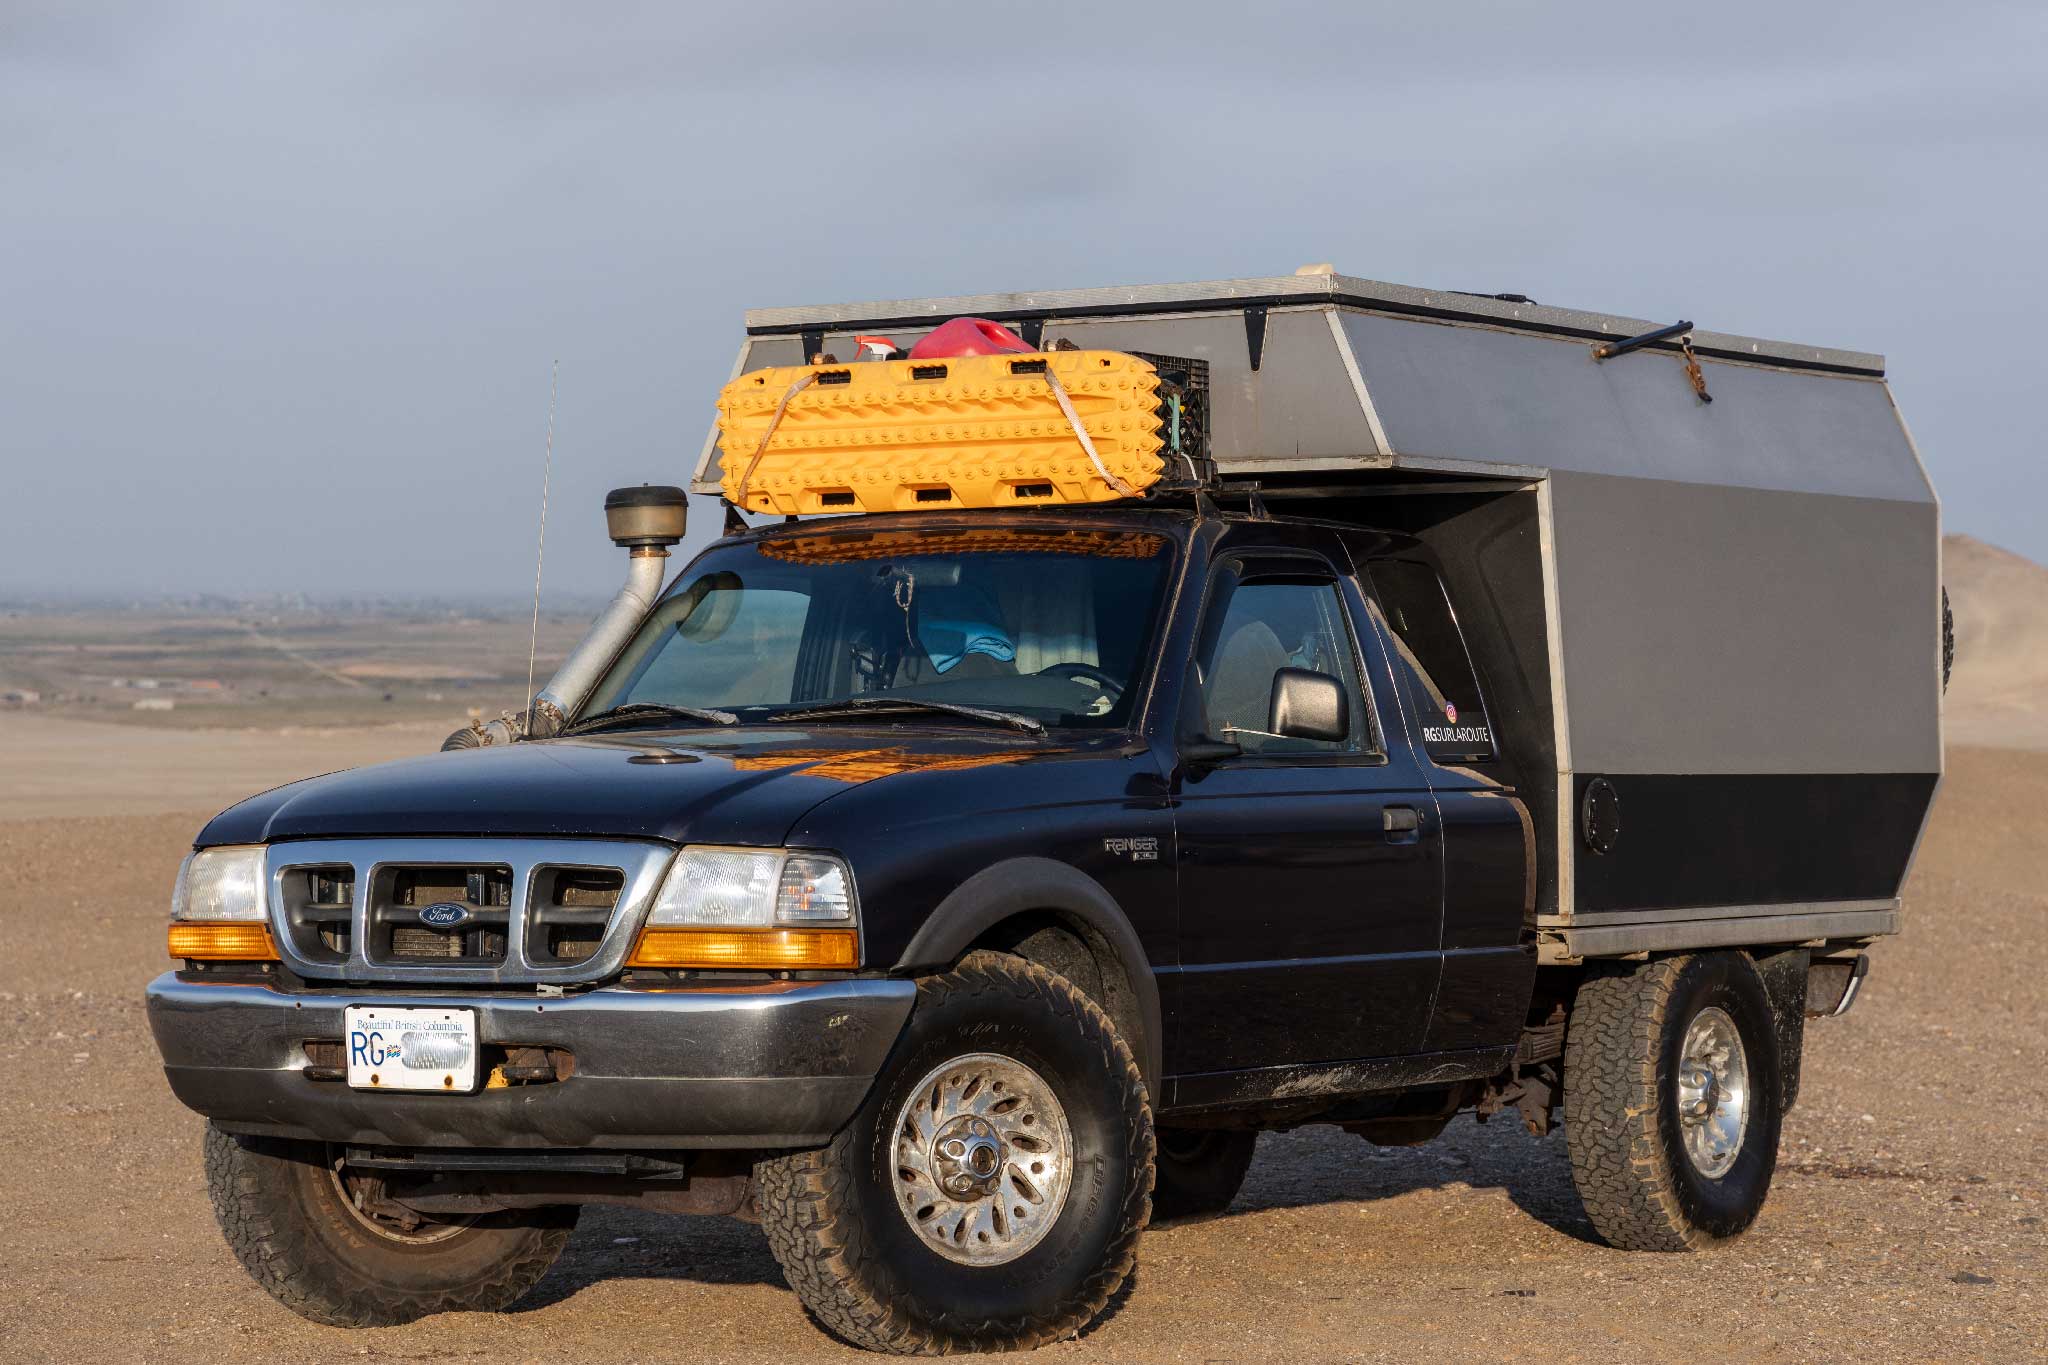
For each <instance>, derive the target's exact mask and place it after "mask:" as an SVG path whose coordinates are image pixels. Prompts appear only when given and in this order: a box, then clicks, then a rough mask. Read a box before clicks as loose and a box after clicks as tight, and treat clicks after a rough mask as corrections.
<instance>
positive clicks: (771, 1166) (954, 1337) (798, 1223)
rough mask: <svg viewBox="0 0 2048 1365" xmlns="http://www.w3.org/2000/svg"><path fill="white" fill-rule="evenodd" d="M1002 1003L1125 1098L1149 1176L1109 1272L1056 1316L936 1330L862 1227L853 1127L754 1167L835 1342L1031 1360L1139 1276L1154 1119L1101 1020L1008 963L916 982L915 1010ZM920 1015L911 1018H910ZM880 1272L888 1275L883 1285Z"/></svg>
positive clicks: (1123, 1224)
mask: <svg viewBox="0 0 2048 1365" xmlns="http://www.w3.org/2000/svg"><path fill="white" fill-rule="evenodd" d="M995 992H1002V993H1007V994H1009V995H1011V996H1014V997H1017V998H1019V999H1021V1000H1024V1001H1026V1002H1028V1003H1029V1004H1031V1005H1032V1006H1033V1007H1035V1008H1037V1009H1039V1010H1041V1011H1043V1013H1044V1016H1045V1018H1046V1019H1048V1020H1054V1019H1061V1020H1066V1021H1069V1022H1070V1024H1071V1025H1072V1027H1074V1028H1076V1029H1078V1030H1079V1031H1080V1032H1081V1033H1082V1035H1083V1037H1084V1038H1085V1039H1086V1040H1087V1041H1088V1042H1089V1043H1092V1044H1093V1045H1094V1046H1095V1047H1097V1048H1099V1049H1100V1051H1101V1055H1102V1064H1103V1066H1104V1067H1105V1068H1107V1069H1108V1073H1109V1075H1111V1076H1112V1077H1114V1078H1116V1080H1117V1081H1118V1083H1119V1085H1120V1088H1121V1090H1122V1092H1123V1095H1124V1107H1125V1116H1126V1120H1127V1121H1126V1122H1125V1124H1124V1125H1123V1126H1124V1130H1125V1133H1126V1142H1127V1147H1126V1152H1125V1156H1126V1159H1127V1160H1128V1161H1129V1162H1131V1163H1132V1166H1133V1167H1134V1168H1135V1169H1136V1170H1138V1171H1139V1172H1140V1177H1139V1179H1137V1180H1136V1181H1134V1182H1133V1183H1132V1185H1131V1187H1130V1190H1129V1193H1128V1195H1127V1196H1126V1199H1125V1202H1124V1206H1123V1208H1122V1209H1121V1210H1120V1211H1119V1215H1118V1218H1117V1221H1116V1227H1115V1231H1114V1233H1113V1234H1112V1236H1111V1237H1110V1240H1109V1245H1108V1246H1107V1248H1106V1249H1105V1255H1104V1257H1103V1264H1102V1265H1101V1267H1100V1268H1099V1269H1098V1270H1097V1271H1096V1272H1095V1273H1094V1274H1092V1275H1090V1276H1089V1277H1088V1278H1087V1279H1086V1280H1085V1281H1084V1282H1083V1283H1082V1284H1081V1285H1080V1286H1079V1287H1078V1288H1077V1289H1076V1290H1075V1291H1074V1292H1073V1293H1071V1294H1070V1295H1068V1297H1067V1298H1066V1299H1065V1300H1064V1301H1063V1302H1061V1303H1060V1304H1059V1305H1058V1307H1057V1308H1056V1309H1055V1310H1054V1311H1053V1312H1051V1313H1048V1314H1044V1315H1041V1316H1039V1317H1036V1318H1032V1319H988V1320H983V1321H978V1322H971V1323H961V1324H958V1325H957V1326H951V1327H934V1326H932V1325H930V1324H927V1323H924V1322H921V1321H919V1320H918V1318H916V1317H915V1316H913V1315H912V1314H910V1313H908V1312H906V1311H905V1310H904V1308H903V1306H902V1304H901V1303H900V1302H899V1301H898V1300H897V1299H896V1298H895V1296H893V1295H891V1294H889V1293H888V1292H886V1286H887V1284H888V1282H889V1280H890V1278H891V1276H890V1275H889V1274H888V1269H889V1268H888V1267H886V1266H884V1265H882V1264H881V1261H882V1253H881V1250H880V1249H879V1248H877V1247H875V1246H874V1245H872V1243H871V1240H870V1238H869V1236H868V1234H867V1232H866V1230H865V1229H864V1228H863V1226H862V1224H861V1220H860V1218H859V1217H858V1214H857V1211H856V1210H857V1206H856V1203H855V1199H854V1194H853V1190H852V1188H851V1187H852V1183H853V1180H854V1178H855V1171H856V1169H857V1167H858V1164H859V1162H860V1160H861V1154H860V1151H859V1139H858V1136H857V1134H858V1130H859V1129H860V1127H861V1124H860V1123H859V1122H858V1121H856V1122H855V1123H853V1124H849V1125H848V1126H847V1128H845V1129H843V1130H841V1132H840V1133H839V1135H838V1136H837V1137H836V1138H835V1139H834V1140H833V1141H832V1143H831V1144H830V1145H829V1146H826V1147H823V1148H820V1149H817V1150H813V1151H805V1152H793V1153H789V1154H786V1155H782V1156H778V1157H773V1158H769V1159H767V1160H764V1161H762V1162H760V1163H759V1164H757V1165H756V1166H755V1168H754V1169H755V1177H756V1180H757V1181H758V1183H759V1186H760V1198H761V1214H762V1217H761V1225H762V1228H763V1230H764V1231H765V1232H766V1233H767V1235H768V1245H769V1248H770V1249H771V1250H772V1251H773V1252H774V1255H775V1259H776V1261H777V1262H778V1263H779V1264H780V1265H781V1267H782V1272H783V1274H784V1275H785V1276H786V1277H787V1278H788V1280H789V1284H790V1288H792V1289H794V1290H795V1291H796V1294H797V1297H798V1298H799V1299H801V1300H802V1301H803V1304H804V1306H805V1307H806V1308H808V1309H809V1310H810V1312H811V1315H812V1316H813V1317H815V1318H816V1319H817V1320H818V1322H819V1323H820V1324H822V1325H823V1326H824V1327H825V1328H826V1329H827V1330H829V1331H831V1332H832V1333H834V1334H836V1335H837V1336H839V1337H840V1338H841V1339H843V1340H844V1341H846V1342H848V1343H849V1344H851V1345H854V1346H859V1347H862V1348H865V1349H867V1350H871V1351H882V1352H887V1353H889V1354H892V1355H950V1354H953V1353H954V1352H957V1351H1026V1350H1032V1349H1035V1348H1036V1347H1039V1346H1044V1345H1047V1344H1049V1343H1052V1342H1055V1341H1062V1340H1065V1339H1066V1338H1068V1337H1071V1336H1073V1335H1074V1334H1076V1333H1077V1332H1079V1331H1080V1330H1081V1329H1082V1328H1084V1327H1086V1326H1087V1325H1088V1324H1089V1323H1090V1322H1092V1321H1093V1320H1094V1319H1095V1318H1096V1317H1097V1316H1098V1315H1099V1314H1100V1313H1101V1312H1102V1310H1103V1309H1104V1308H1105V1307H1106V1306H1107V1305H1108V1303H1109V1301H1110V1299H1111V1298H1112V1297H1113V1296H1114V1295H1115V1294H1116V1292H1117V1290H1118V1289H1119V1288H1121V1287H1122V1285H1123V1284H1124V1281H1125V1280H1126V1279H1127V1278H1129V1276H1130V1273H1131V1270H1132V1268H1133V1267H1134V1266H1135V1265H1136V1264H1137V1256H1138V1237H1139V1234H1140V1233H1142V1232H1143V1231H1144V1230H1145V1227H1146V1225H1147V1223H1148V1222H1149V1221H1150V1219H1151V1206H1152V1144H1153V1136H1152V1111H1151V1105H1150V1103H1149V1101H1148V1099H1147V1096H1146V1091H1145V1081H1144V1077H1143V1075H1142V1074H1141V1073H1140V1072H1139V1070H1138V1064H1137V1061H1136V1059H1135V1058H1134V1057H1133V1056H1132V1055H1131V1050H1130V1048H1129V1046H1128V1045H1127V1044H1126V1043H1125V1042H1124V1040H1123V1038H1122V1037H1121V1036H1120V1035H1119V1034H1118V1033H1117V1029H1116V1025H1115V1024H1114V1023H1112V1022H1111V1021H1110V1018H1109V1016H1108V1015H1107V1014H1106V1013H1104V1012H1103V1010H1102V1008H1101V1007H1100V1006H1099V1005H1097V1004H1096V1003H1095V1002H1094V1001H1093V1000H1091V999H1089V998H1088V996H1087V995H1085V994H1083V993H1082V992H1081V991H1080V990H1079V989H1078V988H1077V987H1075V986H1074V985H1073V983H1072V982H1070V981H1068V980H1067V979H1066V978H1065V977H1063V976H1060V975H1058V974H1056V973H1054V972H1051V971H1048V970H1046V969H1045V968H1044V967H1041V966H1039V965H1037V964H1036V963H1032V962H1027V961H1025V960H1024V959H1022V958H1017V957H1012V956H1010V955H1008V954H1004V953H993V952H984V951H977V952H973V953H969V954H968V955H967V956H966V957H964V958H962V959H961V960H960V962H959V964H958V965H957V966H955V967H954V968H953V969H952V970H950V971H947V972H945V973H942V974H940V975H936V976H929V977H924V978H921V979H920V980H919V981H918V1000H917V1006H916V1008H917V1009H929V1008H932V1007H935V1006H937V1005H939V1004H941V1003H944V1002H947V1001H949V1000H953V999H955V998H966V999H971V998H973V997H975V996H977V995H983V994H989V993H995ZM914 1017H915V1009H914V1010H913V1018H914ZM878 1272H880V1273H878Z"/></svg>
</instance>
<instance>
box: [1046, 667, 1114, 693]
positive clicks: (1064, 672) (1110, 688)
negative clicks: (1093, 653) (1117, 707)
mask: <svg viewBox="0 0 2048 1365" xmlns="http://www.w3.org/2000/svg"><path fill="white" fill-rule="evenodd" d="M1038 676H1039V677H1041V678H1065V679H1067V680H1069V681H1071V682H1077V683H1093V684H1094V685H1095V686H1097V687H1099V688H1101V689H1102V690H1103V691H1104V692H1106V693H1108V694H1109V699H1110V700H1111V701H1115V700H1116V699H1117V698H1118V697H1121V696H1122V695H1123V694H1124V685H1123V684H1122V683H1120V682H1118V681H1117V680H1116V678H1115V677H1114V676H1113V675H1111V674H1108V673H1105V672H1103V671H1102V670H1101V669H1099V668H1097V667H1096V666H1095V665H1094V664H1047V665H1046V666H1045V667H1044V668H1041V669H1039V670H1038Z"/></svg>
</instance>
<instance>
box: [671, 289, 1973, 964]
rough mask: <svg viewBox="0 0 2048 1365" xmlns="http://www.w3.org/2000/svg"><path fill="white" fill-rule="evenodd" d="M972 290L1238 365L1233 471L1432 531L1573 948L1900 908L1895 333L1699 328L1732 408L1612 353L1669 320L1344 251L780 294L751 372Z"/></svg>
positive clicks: (1218, 383)
mask: <svg viewBox="0 0 2048 1365" xmlns="http://www.w3.org/2000/svg"><path fill="white" fill-rule="evenodd" d="M963 314H975V315H980V316H987V317H993V318H997V319H998V320H1001V321H1004V322H1007V323H1010V324H1011V325H1013V326H1017V327H1019V328H1020V330H1023V331H1024V332H1025V334H1026V336H1027V337H1028V338H1032V339H1042V340H1043V342H1044V343H1045V344H1050V343H1051V342H1052V341H1053V340H1054V339H1056V338H1066V339H1069V340H1072V341H1073V342H1074V343H1076V344H1077V345H1081V346H1099V347H1108V348H1116V349H1129V350H1144V351H1152V352H1160V353H1165V354H1170V355H1185V356H1192V357H1197V358H1200V359H1203V360H1206V361H1208V363H1209V365H1210V377H1211V386H1212V392H1213V398H1212V407H1213V415H1212V433H1211V434H1212V449H1213V453H1214V455H1215V458H1216V460H1217V464H1218V467H1219V470H1220V471H1221V473H1222V475H1223V477H1224V479H1225V482H1226V484H1228V483H1231V482H1240V483H1241V482H1243V481H1246V480H1254V479H1255V480H1257V481H1258V482H1259V483H1261V484H1262V485H1263V486H1264V488H1265V490H1266V492H1267V494H1268V497H1269V498H1270V499H1278V498H1279V497H1282V496H1284V495H1285V494H1287V493H1288V492H1290V491H1293V492H1307V491H1309V490H1310V489H1313V490H1314V491H1315V493H1316V496H1317V501H1316V508H1317V514H1318V515H1323V516H1329V515H1335V514H1341V515H1344V516H1348V517H1353V518H1355V519H1357V520H1359V521H1361V522H1365V523H1369V524H1379V525H1386V526H1392V527H1398V528H1400V529H1404V530H1410V531H1412V532H1414V533H1416V534H1419V535H1421V536H1422V537H1423V538H1424V539H1425V540H1426V541H1428V542H1429V543H1431V544H1432V546H1433V547H1434V548H1435V549H1436V550H1437V552H1438V554H1439V556H1440V557H1441V558H1442V559H1443V561H1444V564H1445V569H1446V573H1447V575H1448V576H1449V577H1450V578H1451V580H1452V587H1453V590H1454V592H1455V593H1456V595H1457V597H1458V599H1459V601H1460V603H1461V606H1462V607H1463V608H1464V609H1465V610H1467V611H1468V612H1470V613H1473V614H1475V615H1476V616H1478V617H1483V618H1484V619H1481V620H1474V621H1472V622H1469V623H1468V627H1469V629H1470V632H1471V633H1475V634H1476V633H1477V632H1479V631H1481V630H1491V631H1494V632H1496V633H1497V637H1498V638H1496V639H1495V640H1493V641H1492V642H1490V643H1489V644H1487V645H1485V646H1483V647H1482V645H1481V644H1480V642H1479V641H1478V640H1476V639H1475V646H1474V647H1475V651H1477V652H1479V653H1481V654H1482V655H1485V656H1488V657H1483V658H1482V659H1481V660H1480V662H1481V667H1482V669H1483V670H1484V671H1485V672H1486V674H1487V675H1488V677H1487V684H1488V687H1489V691H1490V693H1491V694H1492V695H1491V696H1490V698H1489V700H1490V704H1491V706H1492V709H1493V710H1494V711H1495V712H1496V713H1501V714H1502V715H1504V716H1505V718H1506V719H1505V727H1504V733H1503V738H1506V739H1509V740H1510V741H1511V742H1512V743H1513V747H1514V749H1515V752H1516V753H1517V754H1518V755H1519V756H1521V757H1522V758H1523V759H1524V761H1525V764H1526V763H1527V762H1529V761H1531V760H1533V761H1535V762H1536V763H1538V764H1540V765H1541V767H1542V771H1541V772H1536V773H1530V772H1525V773H1524V775H1523V781H1524V786H1525V788H1526V795H1527V796H1528V798H1529V801H1530V805H1531V807H1532V815H1533V816H1534V817H1535V820H1536V825H1537V831H1538V836H1539V841H1540V844H1541V848H1542V852H1543V855H1544V856H1543V857H1542V858H1541V860H1540V861H1541V865H1542V874H1543V876H1542V883H1543V884H1542V887H1541V894H1540V895H1539V900H1538V909H1539V924H1540V925H1542V926H1544V927H1545V928H1546V929H1547V930H1548V931H1549V932H1550V935H1551V942H1550V943H1549V944H1548V945H1547V950H1548V951H1549V952H1551V953H1552V954H1553V955H1571V954H1576V953H1581V952H1583V953H1600V952H1627V951H1634V950H1637V949H1642V948H1661V947H1682V946H1688V945H1694V946H1698V945H1703V944H1705V943H1708V942H1715V943H1728V942H1792V941H1800V940H1803V939H1806V938H1841V937H1855V936H1859V935H1864V934H1872V933H1882V932H1889V931H1890V930H1892V929H1894V928H1895V927H1896V904H1897V902H1896V897H1897V895H1898V890H1899V886H1900V884H1901V882H1902V881H1903V879H1904V876H1905V872H1906V868H1907V864H1908V862H1909V861H1910V858H1911V855H1912V851H1913V849H1914V847H1915V845H1916V843H1917V840H1918V837H1919V833H1920V829H1921V827H1922V824H1923V823H1924V820H1925V817H1926V813H1927V809H1928V806H1929V804H1930V802H1931V800H1932V797H1933V792H1934V788H1935V785H1936V782H1937V780H1938V777H1939V774H1940V772H1941V731H1940V682H1941V680H1940V661H1939V648H1940V645H1939V639H1940V631H1939V619H1940V519H1939V509H1938V506H1937V503H1936V501H1935V497H1934V493H1933V490H1932V488H1931V487H1930V486H1929V484H1928V481H1927V477H1926V474H1925V471H1924V470H1923V469H1922V467H1921V465H1920V461H1919V458H1918V456H1917V454H1916V452H1915V451H1914V449H1913V446H1912V442H1911V440H1910V438H1909V437H1908V436H1907V434H1906V431H1905V428H1904V426H1903V424H1902V423H1901V421H1900V419H1899V416H1898V413H1897V411H1896V410H1895V408H1894V407H1893V404H1892V401H1891V395H1890V392H1889V390H1888V388H1887V387H1886V385H1885V383H1884V379H1883V361H1882V358H1881V357H1877V356H1873V355H1866V354H1862V353H1858V352H1850V351H1839V350H1829V349H1825V348H1816V347H1810V346H1802V345H1797V344H1794V343H1786V342H1774V341H1766V340H1763V339H1760V338H1748V337H1738V336H1728V335H1724V334H1719V333H1709V332H1702V331H1695V332H1693V333H1691V340H1692V344H1693V346H1694V347H1695V348H1696V350H1697V352H1698V356H1699V360H1700V363H1701V366H1702V369H1703V374H1704V378H1705V383H1706V388H1707V391H1708V393H1710V394H1711V395H1712V398H1713V401H1712V402H1703V401H1701V400H1700V399H1699V398H1698V397H1696V396H1695V394H1694V392H1693V389H1692V386H1691V384H1690V383H1689V382H1688V380H1687V377H1686V372H1685V369H1684V364H1683V356H1682V355H1681V354H1680V353H1679V351H1678V349H1677V347H1676V346H1675V345H1674V344H1670V343H1665V344H1661V345H1658V346H1654V347H1648V348H1645V349H1642V350H1639V351H1635V352H1633V353H1630V354H1626V355H1621V356H1617V357H1613V358H1611V359H1608V360H1604V361H1596V360H1595V359H1594V358H1593V356H1592V353H1591V345H1592V344H1593V343H1595V342H1597V341H1600V340H1602V339H1605V340H1610V341H1611V340H1616V339H1620V338H1623V337H1628V336H1633V335H1637V334H1640V333H1643V332H1647V331H1649V330H1651V329H1652V328H1653V327H1654V326H1655V324H1653V323H1650V322H1646V321H1642V320H1638V319H1630V318H1620V317H1612V316H1606V315H1600V314H1592V313H1581V312H1573V311H1569V310H1563V309H1552V308H1543V307H1539V306H1536V305H1532V304H1528V303H1526V302H1520V301H1513V300H1499V299H1492V298H1475V297H1472V296H1466V295H1456V294H1448V293H1443V292H1440V291H1426V290H1416V289H1408V288H1404V287H1402V286H1396V285H1386V284H1379V283H1376V282H1372V281H1365V280H1357V279H1351V278H1347V277H1343V276H1330V275H1313V276H1291V277H1283V278H1280V279H1266V280H1239V281H1224V282H1220V283H1213V284H1196V285H1180V286H1158V287H1142V288H1132V289H1105V290H1078V291H1068V292H1064V293H1055V294H1038V295H992V296H982V297H976V298H959V299H925V300H908V301H898V302H895V303H885V304H870V305H853V306H850V307H837V308H816V309H778V310H768V311H764V312H757V313H752V314H749V316H748V322H749V330H750V337H749V341H748V345H747V346H746V347H745V348H743V350H742V354H741V359H740V362H739V365H738V367H737V368H736V370H735V372H736V373H737V372H738V370H740V369H751V368H756V367H758V366H762V365H769V364H793V363H798V362H800V361H801V360H802V359H803V357H804V355H805V354H806V352H807V351H808V350H811V349H817V348H820V347H822V348H823V349H828V350H835V351H836V352H837V353H838V354H841V355H851V354H852V353H853V343H852V337H853V334H854V333H856V332H867V331H886V332H888V333H889V334H890V335H892V336H894V337H895V338H896V340H897V341H898V342H900V343H902V344H905V345H908V344H909V343H910V342H911V341H913V340H914V339H915V338H917V337H919V336H921V335H923V333H924V332H925V331H926V330H928V329H929V327H930V326H932V325H934V324H936V323H937V322H938V321H942V320H944V319H945V318H948V317H953V316H959V315H963ZM715 460H716V450H715V448H714V446H713V445H712V444H711V443H710V442H709V441H707V443H706V445H705V448H704V457H703V459H702V461H700V464H699V467H698V470H697V476H696V481H695V486H696V487H697V489H698V490H699V491H703V492H712V491H715V490H716V479H717V467H716V464H715ZM1589 798H1590V799H1592V800H1594V801H1596V802H1597V803H1599V804H1601V805H1602V806H1603V807H1604V808H1605V809H1606V810H1607V811H1608V813H1609V816H1610V818H1611V817H1613V816H1616V815H1618V825H1619V831H1620V832H1619V834H1618V835H1617V836H1616V837H1615V838H1614V839H1613V840H1612V842H1611V846H1609V847H1607V848H1605V849H1604V851H1595V849H1594V848H1593V847H1592V846H1591V845H1590V844H1589V842H1588V840H1587V839H1586V837H1585V830H1584V827H1583V825H1584V810H1585V808H1586V806H1587V804H1588V802H1589ZM1603 842H1604V841H1603Z"/></svg>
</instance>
